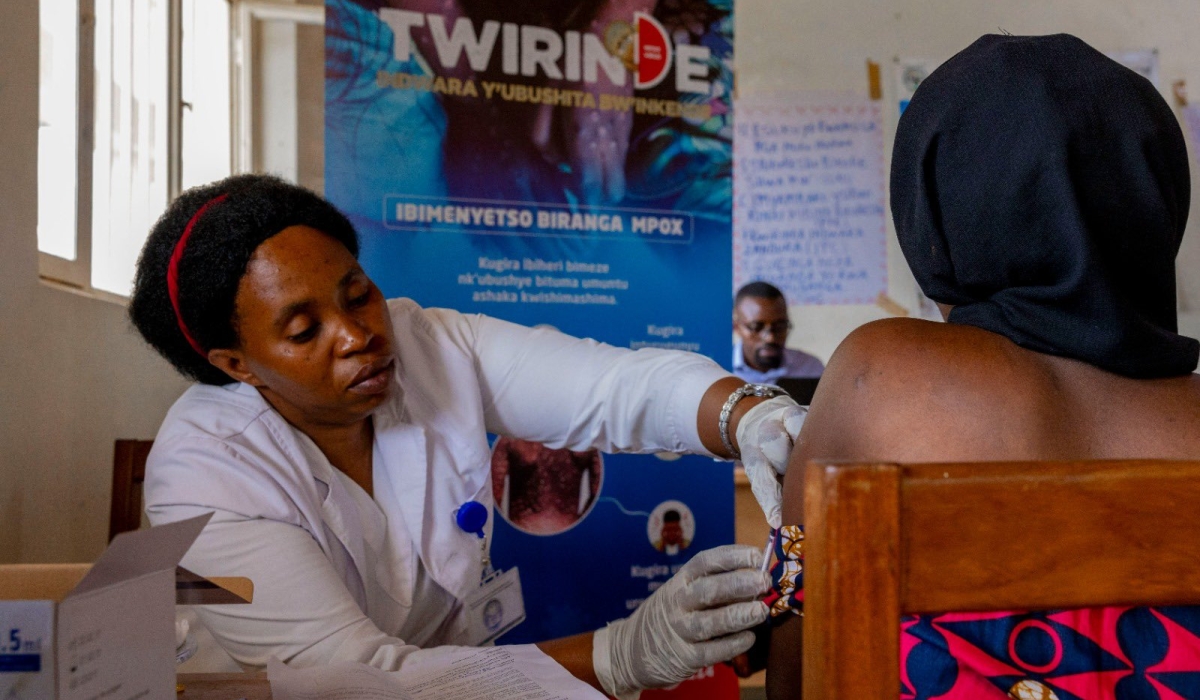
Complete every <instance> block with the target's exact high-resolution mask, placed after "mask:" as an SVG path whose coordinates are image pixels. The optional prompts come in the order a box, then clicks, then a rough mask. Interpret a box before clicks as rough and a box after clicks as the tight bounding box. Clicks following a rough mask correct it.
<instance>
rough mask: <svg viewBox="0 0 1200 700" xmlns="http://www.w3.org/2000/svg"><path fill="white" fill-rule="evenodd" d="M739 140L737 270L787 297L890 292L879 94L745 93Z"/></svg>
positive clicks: (848, 299) (810, 300) (834, 298)
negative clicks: (875, 99)
mask: <svg viewBox="0 0 1200 700" xmlns="http://www.w3.org/2000/svg"><path fill="white" fill-rule="evenodd" d="M735 113H736V114H737V120H736V122H735V124H736V126H735V132H734V140H733V189H734V196H733V278H734V285H735V287H740V286H741V285H743V284H745V283H747V282H752V281H756V280H763V281H766V282H770V283H772V284H774V285H775V286H777V287H779V288H780V289H781V290H782V291H783V293H784V295H785V296H786V297H787V299H788V303H789V304H793V305H797V304H873V303H874V302H875V299H876V298H878V296H879V294H880V293H881V292H885V291H886V290H887V239H886V219H885V214H886V210H885V206H884V172H883V128H882V120H883V118H882V109H881V107H880V103H879V102H873V101H871V100H869V99H867V98H866V97H865V96H859V95H853V94H841V93H833V94H830V93H817V92H814V93H793V94H788V95H770V96H761V97H743V98H742V99H740V100H738V101H737V103H736V105H735Z"/></svg>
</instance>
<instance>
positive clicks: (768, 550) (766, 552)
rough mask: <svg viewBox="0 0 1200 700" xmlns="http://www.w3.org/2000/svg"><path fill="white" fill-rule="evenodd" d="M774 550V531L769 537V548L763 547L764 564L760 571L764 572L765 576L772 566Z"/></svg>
mask: <svg viewBox="0 0 1200 700" xmlns="http://www.w3.org/2000/svg"><path fill="white" fill-rule="evenodd" d="M774 548H775V531H774V530H772V531H771V534H769V535H767V546H766V547H763V562H762V566H761V567H759V571H761V572H763V573H764V574H765V573H767V569H768V568H770V566H771V550H772V549H774Z"/></svg>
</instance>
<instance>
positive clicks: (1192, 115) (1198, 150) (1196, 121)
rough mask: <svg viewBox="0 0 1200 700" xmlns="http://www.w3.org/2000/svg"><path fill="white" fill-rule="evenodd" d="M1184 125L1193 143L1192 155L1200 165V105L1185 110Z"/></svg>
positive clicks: (1189, 106)
mask: <svg viewBox="0 0 1200 700" xmlns="http://www.w3.org/2000/svg"><path fill="white" fill-rule="evenodd" d="M1183 125H1184V127H1186V128H1187V135H1188V139H1190V140H1191V142H1192V154H1193V155H1194V156H1195V158H1196V163H1197V165H1200V104H1195V105H1187V106H1186V107H1184V108H1183Z"/></svg>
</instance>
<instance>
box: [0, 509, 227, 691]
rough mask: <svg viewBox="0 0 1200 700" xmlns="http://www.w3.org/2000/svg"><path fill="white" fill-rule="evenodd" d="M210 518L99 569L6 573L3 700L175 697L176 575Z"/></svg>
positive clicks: (162, 533) (156, 530)
mask: <svg viewBox="0 0 1200 700" xmlns="http://www.w3.org/2000/svg"><path fill="white" fill-rule="evenodd" d="M209 517H210V516H209V515H204V516H200V517H196V518H192V519H190V520H184V521H180V522H177V523H171V524H169V525H160V526H158V527H153V528H149V529H146V530H138V531H136V532H128V533H124V534H121V535H118V536H117V537H116V538H115V539H113V541H112V543H111V544H110V545H109V546H108V549H107V550H105V551H104V554H102V555H100V559H99V560H97V561H96V563H95V564H94V565H88V564H13V565H4V566H0V700H171V699H172V698H174V697H175V567H176V565H177V564H179V561H180V559H182V558H183V555H184V553H186V552H187V550H188V547H190V546H191V545H192V542H193V541H194V540H195V539H196V536H197V535H199V534H200V531H201V530H202V529H203V528H204V525H205V523H207V522H208V519H209Z"/></svg>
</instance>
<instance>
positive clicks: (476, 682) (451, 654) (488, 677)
mask: <svg viewBox="0 0 1200 700" xmlns="http://www.w3.org/2000/svg"><path fill="white" fill-rule="evenodd" d="M267 677H268V678H269V679H270V681H271V697H272V698H274V700H434V699H435V698H437V699H441V698H453V699H454V700H477V699H483V698H504V700H535V699H536V700H604V696H603V695H602V694H600V693H599V692H598V691H597V690H596V689H594V688H592V687H591V686H590V685H588V684H587V683H584V682H583V681H581V680H579V679H577V678H575V677H574V676H572V675H571V674H570V673H567V670H566V669H564V668H563V667H562V666H560V665H558V663H557V662H555V661H554V660H553V659H551V658H550V657H548V656H546V655H545V654H544V653H542V651H541V650H540V649H538V648H537V647H536V646H534V645H532V644H522V645H512V646H502V647H483V648H478V647H438V648H437V649H427V650H421V651H417V652H414V653H413V654H412V655H411V656H409V657H408V658H407V659H406V660H405V662H404V666H403V669H402V670H400V671H381V670H379V669H377V668H373V667H371V666H367V665H366V664H332V665H329V666H317V667H313V668H302V669H298V668H290V667H288V666H286V665H284V664H283V663H281V662H279V661H277V660H275V659H272V660H271V661H270V663H269V664H268V666H267Z"/></svg>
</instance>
